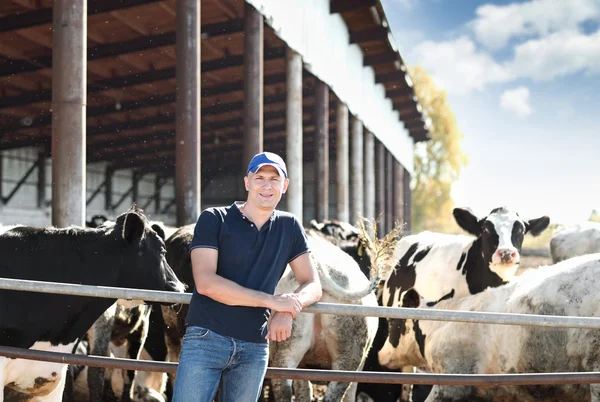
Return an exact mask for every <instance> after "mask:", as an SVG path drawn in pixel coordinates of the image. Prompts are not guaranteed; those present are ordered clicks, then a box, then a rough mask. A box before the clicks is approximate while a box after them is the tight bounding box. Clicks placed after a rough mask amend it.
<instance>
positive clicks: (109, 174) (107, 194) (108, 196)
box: [104, 166, 115, 211]
mask: <svg viewBox="0 0 600 402" xmlns="http://www.w3.org/2000/svg"><path fill="white" fill-rule="evenodd" d="M114 173H115V170H114V169H113V168H112V167H111V166H107V167H106V170H105V171H104V183H105V184H104V209H105V210H106V211H111V210H112V192H113V191H112V188H113V186H112V178H113V174H114Z"/></svg>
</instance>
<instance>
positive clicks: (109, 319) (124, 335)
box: [65, 220, 172, 402]
mask: <svg viewBox="0 0 600 402" xmlns="http://www.w3.org/2000/svg"><path fill="white" fill-rule="evenodd" d="M114 225H115V222H114V221H110V220H105V221H103V222H101V223H99V225H98V226H97V227H101V226H102V227H111V226H114ZM149 225H150V228H151V229H152V230H153V231H154V232H156V234H157V235H158V236H159V237H160V238H161V239H162V240H163V241H164V240H165V237H166V234H165V231H166V230H169V229H168V228H167V227H165V226H164V225H163V224H162V222H157V221H149ZM171 230H172V229H171ZM157 310H158V311H159V312H160V305H158V304H153V305H152V306H150V305H145V304H142V305H137V306H129V303H127V302H124V301H122V300H117V302H116V303H115V304H114V305H113V306H111V307H110V308H108V309H107V310H106V311H105V312H104V313H103V314H102V316H100V318H98V320H96V322H95V323H94V325H93V326H92V328H90V330H89V331H88V333H87V335H86V338H85V339H84V340H85V341H86V342H87V343H88V345H89V346H88V348H89V354H91V355H99V356H108V357H117V358H124V359H139V358H141V357H142V356H145V357H148V351H145V350H144V346H145V342H146V337H147V334H148V332H149V331H150V321H151V318H150V317H151V311H157ZM160 321H162V317H161V318H160ZM153 324H154V325H153V326H154V327H156V326H158V325H160V324H161V322H153ZM163 333H164V331H163ZM161 337H163V335H161ZM162 341H163V344H164V340H162ZM161 360H163V361H164V358H163V359H161ZM73 370H75V368H74V367H73V366H69V369H68V371H69V375H70V376H69V377H67V387H66V389H65V399H66V400H67V401H73V402H75V401H91V402H100V401H108V400H117V399H118V400H122V401H135V402H155V401H164V398H162V397H161V396H160V393H161V392H160V391H157V390H156V389H152V388H151V387H152V386H154V383H155V382H156V381H153V380H154V377H157V378H159V377H160V378H162V377H163V375H162V374H161V373H145V372H137V371H135V372H134V371H133V370H121V369H104V368H102V367H88V368H85V369H83V370H82V371H81V372H80V373H79V374H80V375H75V373H74V372H71V371H73ZM70 381H72V382H73V383H74V384H70V383H69V382H70ZM75 381H76V383H75ZM159 382H160V381H159ZM147 383H152V384H153V385H152V386H148V385H146V384H147ZM157 389H158V390H160V388H157Z"/></svg>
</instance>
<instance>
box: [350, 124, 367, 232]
mask: <svg viewBox="0 0 600 402" xmlns="http://www.w3.org/2000/svg"><path fill="white" fill-rule="evenodd" d="M351 129H352V133H351V135H352V140H351V143H350V191H351V193H352V200H353V202H352V204H351V208H350V223H351V224H353V225H356V223H357V222H358V220H359V219H360V218H361V217H362V216H364V202H363V200H364V193H365V192H364V180H363V124H362V121H360V120H359V119H358V118H357V117H355V116H353V117H352V128H351Z"/></svg>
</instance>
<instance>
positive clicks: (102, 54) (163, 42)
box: [0, 3, 243, 76]
mask: <svg viewBox="0 0 600 402" xmlns="http://www.w3.org/2000/svg"><path fill="white" fill-rule="evenodd" d="M161 4H162V3H161ZM242 30H243V21H242V20H233V21H227V22H220V23H216V24H209V25H205V26H203V27H202V38H209V37H216V36H220V35H231V34H235V33H239V32H242ZM88 36H89V32H88ZM173 45H175V31H171V32H165V33H161V34H156V35H149V36H141V37H139V38H135V39H130V40H126V41H123V42H115V43H107V44H102V45H97V46H94V47H92V48H90V49H88V52H87V59H88V61H91V60H98V59H103V58H107V57H114V56H118V55H122V54H127V53H134V52H140V51H143V50H149V49H156V48H159V47H164V46H173ZM21 57H22V56H21ZM50 67H52V55H48V56H41V57H36V58H33V59H13V60H9V61H6V62H4V63H2V64H0V76H7V75H13V74H20V73H24V72H30V71H37V70H40V69H42V68H50Z"/></svg>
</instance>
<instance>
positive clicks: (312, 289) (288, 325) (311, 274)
mask: <svg viewBox="0 0 600 402" xmlns="http://www.w3.org/2000/svg"><path fill="white" fill-rule="evenodd" d="M290 268H291V269H292V271H293V272H294V276H295V277H296V280H297V281H298V284H299V285H300V286H298V287H297V288H296V290H295V291H294V294H297V295H298V298H299V299H300V302H301V303H302V308H304V307H306V306H310V305H311V304H313V303H316V302H318V301H319V300H321V297H322V296H323V289H322V287H321V280H320V279H319V273H318V272H317V269H316V268H315V266H314V265H313V263H312V260H311V259H310V255H309V253H304V254H302V255H300V256H298V257H297V258H295V259H294V260H293V261H291V262H290ZM293 318H294V316H292V315H291V314H289V313H287V312H283V311H279V312H277V313H275V314H274V315H273V317H272V318H271V321H270V323H269V332H268V333H267V336H266V337H265V338H266V339H270V340H272V341H278V342H281V341H285V340H286V339H287V338H289V337H290V336H291V334H292V319H293Z"/></svg>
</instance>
